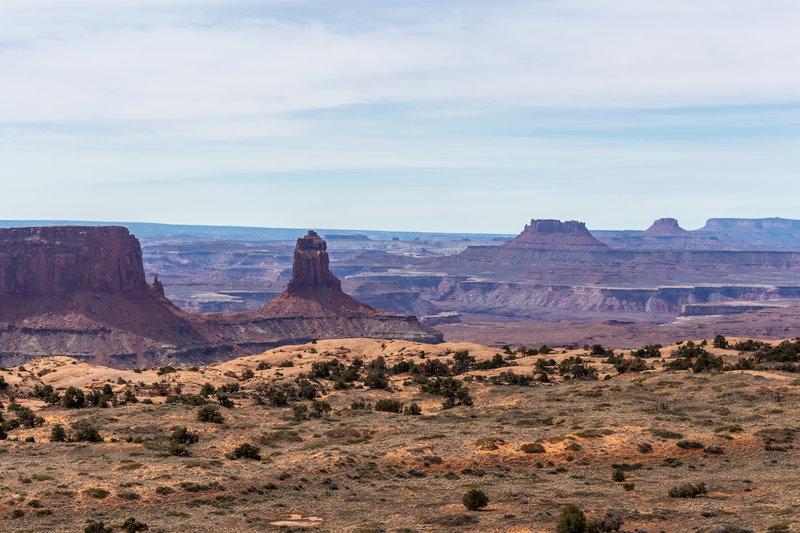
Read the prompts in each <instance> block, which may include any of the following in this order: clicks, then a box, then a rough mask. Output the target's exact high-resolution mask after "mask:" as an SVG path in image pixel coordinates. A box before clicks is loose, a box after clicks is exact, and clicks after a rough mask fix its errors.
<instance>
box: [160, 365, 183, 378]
mask: <svg viewBox="0 0 800 533" xmlns="http://www.w3.org/2000/svg"><path fill="white" fill-rule="evenodd" d="M177 371H178V370H177V369H176V368H175V367H173V366H162V367H161V368H159V369H158V371H157V372H156V374H158V375H159V376H163V375H164V374H172V373H174V372H177Z"/></svg>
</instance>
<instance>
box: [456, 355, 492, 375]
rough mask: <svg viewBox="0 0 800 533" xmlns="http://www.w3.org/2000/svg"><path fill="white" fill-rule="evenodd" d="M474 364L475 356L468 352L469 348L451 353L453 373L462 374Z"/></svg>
mask: <svg viewBox="0 0 800 533" xmlns="http://www.w3.org/2000/svg"><path fill="white" fill-rule="evenodd" d="M498 355H499V354H498ZM501 359H502V357H501ZM474 364H475V358H474V357H473V356H471V355H470V354H469V350H460V351H458V352H456V353H454V354H453V368H452V372H453V374H463V373H464V372H466V371H468V370H469V369H470V368H472V366H473V365H474Z"/></svg>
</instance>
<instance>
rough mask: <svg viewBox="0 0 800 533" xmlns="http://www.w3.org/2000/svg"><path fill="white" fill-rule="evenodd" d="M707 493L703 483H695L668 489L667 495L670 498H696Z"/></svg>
mask: <svg viewBox="0 0 800 533" xmlns="http://www.w3.org/2000/svg"><path fill="white" fill-rule="evenodd" d="M707 492H708V491H707V490H706V484H705V483H697V484H696V485H694V484H692V483H685V484H683V485H681V486H679V487H673V488H671V489H669V493H668V494H669V497H670V498H696V497H698V496H700V495H701V494H705V493H707Z"/></svg>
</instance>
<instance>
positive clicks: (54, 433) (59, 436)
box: [50, 424, 67, 442]
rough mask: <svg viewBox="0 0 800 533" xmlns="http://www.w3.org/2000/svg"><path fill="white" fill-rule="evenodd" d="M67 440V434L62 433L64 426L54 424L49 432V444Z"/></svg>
mask: <svg viewBox="0 0 800 533" xmlns="http://www.w3.org/2000/svg"><path fill="white" fill-rule="evenodd" d="M66 440H67V432H66V431H64V426H62V425H61V424H56V425H55V426H53V429H51V430H50V442H65V441H66Z"/></svg>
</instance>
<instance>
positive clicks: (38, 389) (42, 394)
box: [0, 378, 61, 405]
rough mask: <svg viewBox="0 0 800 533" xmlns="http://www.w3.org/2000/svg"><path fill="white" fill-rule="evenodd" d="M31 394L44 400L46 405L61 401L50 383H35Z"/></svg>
mask: <svg viewBox="0 0 800 533" xmlns="http://www.w3.org/2000/svg"><path fill="white" fill-rule="evenodd" d="M0 379H1V378H0ZM33 395H34V396H36V397H37V398H39V399H41V400H44V401H45V402H47V404H48V405H56V404H58V403H60V402H61V396H59V395H58V393H57V392H56V391H55V390H54V389H53V386H52V385H35V386H34V387H33Z"/></svg>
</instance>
